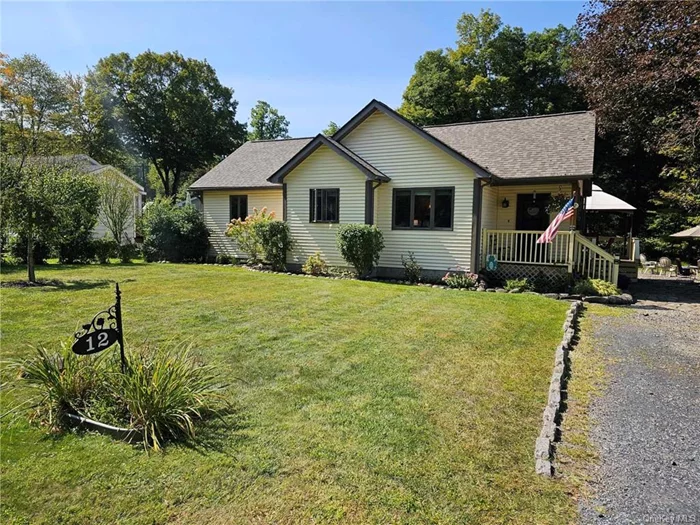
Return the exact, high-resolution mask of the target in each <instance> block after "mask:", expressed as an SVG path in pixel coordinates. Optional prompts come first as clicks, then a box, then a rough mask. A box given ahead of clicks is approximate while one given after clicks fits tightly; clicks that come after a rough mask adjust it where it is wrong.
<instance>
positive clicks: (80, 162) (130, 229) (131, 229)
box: [30, 154, 146, 243]
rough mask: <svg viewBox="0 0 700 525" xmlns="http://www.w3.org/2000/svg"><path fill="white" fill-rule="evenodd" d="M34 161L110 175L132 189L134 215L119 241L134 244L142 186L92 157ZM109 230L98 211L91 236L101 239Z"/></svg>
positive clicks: (142, 192)
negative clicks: (123, 236)
mask: <svg viewBox="0 0 700 525" xmlns="http://www.w3.org/2000/svg"><path fill="white" fill-rule="evenodd" d="M36 159H41V162H50V163H54V164H64V165H70V166H74V167H75V168H76V169H77V170H79V171H81V172H83V173H88V174H90V175H94V176H95V177H104V176H106V175H112V176H114V177H116V178H117V179H121V180H123V181H125V182H126V183H127V185H128V186H130V187H131V188H133V194H134V213H133V216H132V219H131V220H130V221H129V224H128V226H127V229H126V234H125V238H124V239H122V240H121V242H122V243H124V242H134V239H135V238H136V218H137V217H138V216H139V215H140V214H141V209H142V208H143V196H144V195H146V191H145V190H144V188H143V186H141V185H140V184H138V183H136V182H135V181H134V180H132V179H131V178H129V177H127V176H126V175H124V173H122V172H121V171H120V170H118V169H117V168H115V167H113V166H110V165H108V164H100V163H99V162H97V161H96V160H95V159H93V158H92V157H89V156H87V155H82V154H81V155H59V156H54V157H30V162H32V161H36ZM109 233H110V232H109V229H108V228H107V226H105V221H104V214H103V213H102V210H100V211H99V216H98V219H97V224H96V225H95V228H94V229H93V236H94V237H95V238H100V239H101V238H103V237H105V236H106V235H109Z"/></svg>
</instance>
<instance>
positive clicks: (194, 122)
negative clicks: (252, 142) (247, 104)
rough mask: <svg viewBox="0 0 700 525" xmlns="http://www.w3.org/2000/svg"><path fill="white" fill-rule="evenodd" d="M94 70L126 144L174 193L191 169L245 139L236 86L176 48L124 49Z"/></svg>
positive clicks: (221, 154)
mask: <svg viewBox="0 0 700 525" xmlns="http://www.w3.org/2000/svg"><path fill="white" fill-rule="evenodd" d="M92 74H93V75H94V80H95V82H96V83H98V84H99V86H100V87H99V89H100V90H101V93H103V95H102V96H103V103H104V104H106V105H108V106H109V107H113V108H114V110H115V111H114V115H115V123H116V124H117V129H118V131H119V134H120V136H121V138H122V140H123V141H124V143H125V145H126V146H127V148H129V149H131V150H133V151H136V152H138V154H139V155H141V156H142V157H143V158H145V159H148V160H149V161H150V162H151V163H152V164H153V166H154V167H155V170H156V172H157V174H158V178H159V179H160V181H161V183H162V184H163V188H164V192H165V195H167V196H169V197H172V196H174V195H176V194H177V193H178V190H179V188H180V184H181V183H182V181H183V179H184V178H185V177H187V174H188V173H190V172H192V171H193V170H196V169H197V168H199V167H201V166H203V165H206V164H207V163H210V162H212V161H213V160H216V159H218V158H220V157H222V156H224V155H227V154H229V153H231V151H232V150H234V149H235V148H236V147H238V146H239V145H240V144H241V143H242V142H243V140H244V136H245V127H244V126H243V125H242V124H240V123H239V122H237V121H236V119H235V117H236V108H237V106H238V102H236V101H235V100H234V99H233V90H232V89H230V88H227V87H225V86H223V85H221V83H220V82H219V79H218V78H217V76H216V72H215V71H214V69H213V68H212V67H211V66H210V65H209V64H208V63H207V62H206V61H200V60H194V59H191V58H184V57H183V56H182V55H180V54H179V53H177V52H168V53H163V54H158V53H154V52H153V51H146V52H145V53H142V54H140V55H138V56H137V57H135V58H132V57H130V56H129V55H128V54H127V53H120V54H114V55H110V56H108V57H106V58H103V59H101V60H100V61H99V62H98V64H97V66H96V67H95V69H94V71H93V72H92Z"/></svg>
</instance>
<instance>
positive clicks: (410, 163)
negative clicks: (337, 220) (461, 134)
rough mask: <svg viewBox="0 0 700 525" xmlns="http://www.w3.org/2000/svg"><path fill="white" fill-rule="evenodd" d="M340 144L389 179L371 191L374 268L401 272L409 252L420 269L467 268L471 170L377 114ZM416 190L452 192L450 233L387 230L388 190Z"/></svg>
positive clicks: (389, 219) (389, 221)
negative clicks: (379, 244) (376, 245)
mask: <svg viewBox="0 0 700 525" xmlns="http://www.w3.org/2000/svg"><path fill="white" fill-rule="evenodd" d="M341 142H342V143H343V144H345V145H346V146H347V147H349V148H350V149H351V150H353V151H354V152H355V153H357V154H358V155H359V156H361V157H362V158H363V159H365V160H367V162H369V163H371V164H372V165H373V166H375V167H376V168H377V169H379V170H380V171H382V172H383V173H385V174H386V175H387V176H389V177H391V182H389V183H384V184H382V185H381V186H380V187H379V188H378V189H377V190H375V214H374V219H375V224H376V225H377V226H378V227H379V228H380V229H381V230H382V232H383V234H384V245H385V247H384V250H383V251H382V254H381V258H380V261H379V266H383V267H390V268H401V267H402V264H401V255H406V254H408V252H409V251H411V252H413V253H414V254H415V257H416V260H417V261H418V263H419V264H420V265H421V266H422V267H423V268H424V269H426V270H446V269H448V268H453V267H456V266H460V267H461V268H464V269H469V268H470V266H471V264H470V263H471V247H472V213H473V192H474V177H475V174H474V172H473V171H472V170H471V169H469V168H468V167H467V166H465V165H464V164H462V163H460V162H458V161H457V160H455V159H454V158H452V157H451V156H450V155H448V154H447V153H445V152H444V151H442V150H440V149H439V148H438V147H437V146H435V145H434V144H431V143H430V142H429V141H428V140H426V139H424V138H422V137H420V136H419V135H418V134H416V133H415V132H413V131H411V130H410V129H408V128H406V127H405V126H403V125H401V124H400V123H398V122H396V121H394V120H393V119H392V118H390V117H387V116H386V115H384V114H382V113H379V112H375V113H374V114H373V115H371V116H370V117H368V118H367V119H366V120H365V121H364V122H363V123H361V124H360V125H359V126H358V127H357V128H355V129H354V130H353V131H352V132H351V133H350V134H348V135H347V136H346V137H344V138H343V139H342V141H341ZM421 187H423V188H435V187H454V216H453V230H452V231H439V230H430V231H426V230H423V231H420V230H392V208H393V202H392V199H393V191H392V190H393V189H394V188H421ZM341 209H342V197H341ZM358 222H362V221H358Z"/></svg>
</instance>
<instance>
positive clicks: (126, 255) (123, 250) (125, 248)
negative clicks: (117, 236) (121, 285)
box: [117, 242, 139, 264]
mask: <svg viewBox="0 0 700 525" xmlns="http://www.w3.org/2000/svg"><path fill="white" fill-rule="evenodd" d="M117 252H118V253H119V261H120V262H122V263H124V264H127V263H130V262H131V261H133V260H134V259H136V258H137V257H138V256H139V247H138V246H136V245H135V244H133V243H130V242H128V243H125V244H122V245H121V246H119V247H118V250H117Z"/></svg>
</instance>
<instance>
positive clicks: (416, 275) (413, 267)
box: [401, 252, 423, 283]
mask: <svg viewBox="0 0 700 525" xmlns="http://www.w3.org/2000/svg"><path fill="white" fill-rule="evenodd" d="M401 264H402V265H403V274H404V278H405V279H406V280H407V281H408V282H410V283H417V282H420V279H421V273H422V272H423V267H422V266H421V265H420V264H418V262H417V261H416V257H415V255H414V254H413V252H408V256H407V257H404V256H403V255H401Z"/></svg>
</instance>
